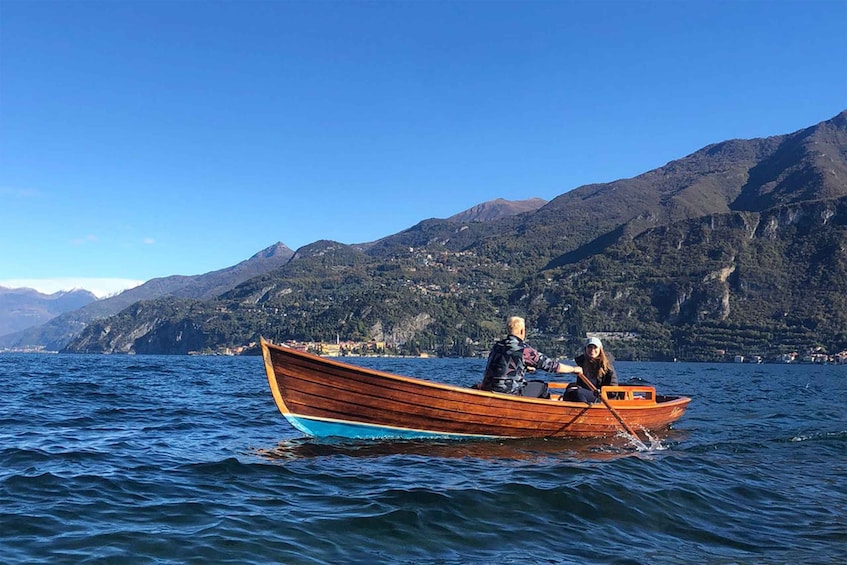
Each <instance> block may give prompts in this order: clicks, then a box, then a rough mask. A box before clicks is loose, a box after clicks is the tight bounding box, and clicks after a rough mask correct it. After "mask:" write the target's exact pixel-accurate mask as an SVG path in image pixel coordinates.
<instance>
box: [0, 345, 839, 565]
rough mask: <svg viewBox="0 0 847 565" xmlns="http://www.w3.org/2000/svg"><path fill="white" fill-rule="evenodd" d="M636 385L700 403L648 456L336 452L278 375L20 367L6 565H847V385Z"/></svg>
mask: <svg viewBox="0 0 847 565" xmlns="http://www.w3.org/2000/svg"><path fill="white" fill-rule="evenodd" d="M354 361H355V362H358V363H361V364H363V365H367V366H371V367H377V368H380V369H384V370H389V371H393V372H399V373H402V374H407V375H412V376H418V377H424V378H430V379H432V380H440V381H444V382H450V383H454V384H470V383H472V382H474V381H476V380H479V377H480V374H481V372H482V367H483V360H480V359H358V360H354ZM617 369H618V374H619V376H620V379H621V381H622V382H623V383H627V382H630V383H637V384H642V383H649V384H653V385H656V386H657V387H658V389H659V392H660V393H665V394H686V395H688V396H691V397H693V399H694V400H693V402H692V403H691V405H690V408H689V410H688V412H687V413H686V415H685V416H684V417H683V418H682V419H681V420H680V421H678V422H677V423H676V424H675V425H674V427H673V429H671V430H669V431H667V432H663V433H661V434H658V436H657V437H656V438H655V440H654V441H652V442H650V443H651V448H650V449H648V450H637V449H636V448H635V447H633V446H632V445H630V444H629V442H627V440H626V439H625V438H613V439H610V440H601V441H592V442H586V441H568V440H555V441H543V440H532V441H507V442H493V441H489V442H486V441H477V442H455V443H450V442H384V443H334V444H333V443H316V442H312V441H309V440H306V439H303V438H302V437H301V435H300V434H299V432H297V431H295V430H294V429H292V428H291V427H290V426H289V425H288V424H287V422H286V421H285V419H284V418H283V417H282V416H281V415H280V414H279V412H278V411H277V409H276V406H275V405H274V402H273V399H272V397H271V394H270V392H269V390H268V384H267V380H266V378H265V375H264V369H263V366H262V362H261V359H260V358H258V357H165V356H140V355H139V356H72V355H23V354H0V387H2V395H0V562H2V563H27V564H30V563H51V564H53V563H74V564H77V563H133V564H137V563H157V564H161V563H239V564H241V563H362V564H370V563H404V564H407V563H427V564H465V563H474V564H477V563H479V564H482V563H486V564H488V563H492V564H493V563H497V564H500V563H545V564H553V563H633V564H635V563H767V564H780V563H785V564H789V563H790V564H794V563H803V564H806V563H845V562H847V410H846V409H845V408H847V406H846V404H847V366H812V365H768V364H764V365H740V364H739V365H736V364H722V365H717V364H686V363H675V364H671V363H618V364H617Z"/></svg>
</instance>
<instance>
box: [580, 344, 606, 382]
mask: <svg viewBox="0 0 847 565" xmlns="http://www.w3.org/2000/svg"><path fill="white" fill-rule="evenodd" d="M598 349H599V350H600V355H598V356H597V359H596V360H593V359H591V358H590V357H589V356H588V353H585V352H584V354H585V364H586V365H587V366H588V367H590V368H591V372H592V373H593V372H594V371H595V370H596V371H597V373H596V374H595V375H589V376H591V377H592V378H594V379H596V380H597V382H598V383H602V382H603V379H604V378H605V377H606V374H607V373H608V372H609V369H610V368H611V367H612V358H611V356H610V355H606V348H605V347H600V348H598Z"/></svg>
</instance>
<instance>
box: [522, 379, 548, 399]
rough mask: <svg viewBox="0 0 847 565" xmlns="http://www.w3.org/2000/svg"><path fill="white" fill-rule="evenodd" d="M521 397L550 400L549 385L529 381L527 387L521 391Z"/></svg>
mask: <svg viewBox="0 0 847 565" xmlns="http://www.w3.org/2000/svg"><path fill="white" fill-rule="evenodd" d="M521 396H529V397H532V398H550V393H549V392H547V383H545V382H544V381H527V382H526V386H524V387H523V390H522V391H521Z"/></svg>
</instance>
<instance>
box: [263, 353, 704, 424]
mask: <svg viewBox="0 0 847 565" xmlns="http://www.w3.org/2000/svg"><path fill="white" fill-rule="evenodd" d="M262 356H263V358H264V362H265V371H266V373H267V376H268V382H269V384H270V388H271V392H272V393H273V397H274V400H275V401H276V404H277V407H279V411H280V412H281V413H282V415H283V416H285V418H286V419H287V420H288V422H289V423H290V424H291V425H292V426H294V427H295V428H296V429H298V430H300V431H301V432H303V433H304V434H307V435H310V436H314V437H318V438H325V437H341V438H356V439H387V438H396V439H419V438H444V439H482V438H492V439H493V438H535V437H537V438H547V437H550V438H553V437H557V438H588V437H604V436H614V435H616V434H618V433H620V431H621V429H622V428H621V422H620V421H619V420H618V419H617V418H616V417H615V415H614V414H613V412H612V410H614V411H615V412H616V413H617V414H618V415H619V416H620V418H621V419H622V420H623V421H625V422H626V423H627V424H628V425H629V426H630V427H631V428H632V429H633V430H636V431H641V430H660V429H664V428H667V426H668V425H670V424H671V423H672V422H674V421H676V420H678V419H679V418H680V417H681V416H682V415H683V413H684V412H685V409H686V407H687V405H688V403H689V402H690V401H691V399H690V398H688V397H685V396H660V395H656V391H655V389H654V388H653V387H649V386H616V387H609V386H607V387H603V390H602V394H603V395H604V400H605V401H606V402H607V403H608V405H606V404H604V403H596V404H592V405H588V404H586V403H584V402H567V401H561V400H559V398H560V394H555V393H553V394H551V398H550V399H542V398H529V397H523V396H514V395H509V394H500V393H495V392H487V391H481V390H476V389H473V388H464V387H460V386H453V385H447V384H440V383H435V382H430V381H427V380H423V379H418V378H413V377H406V376H401V375H395V374H392V373H387V372H382V371H376V370H372V369H367V368H364V367H357V366H354V365H350V364H347V363H341V362H338V361H335V360H332V359H327V358H324V357H319V356H317V355H312V354H309V353H305V352H302V351H298V350H296V349H293V348H289V347H284V346H280V345H274V344H272V343H270V342H268V341H265V340H264V339H262ZM566 384H567V383H559V384H556V383H552V384H551V388H553V387H558V388H563V387H564V386H565V385H566ZM610 407H611V408H610Z"/></svg>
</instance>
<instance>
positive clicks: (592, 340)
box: [585, 337, 603, 349]
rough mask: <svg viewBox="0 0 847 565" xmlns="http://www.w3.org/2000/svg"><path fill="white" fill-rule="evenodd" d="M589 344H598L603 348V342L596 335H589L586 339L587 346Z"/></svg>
mask: <svg viewBox="0 0 847 565" xmlns="http://www.w3.org/2000/svg"><path fill="white" fill-rule="evenodd" d="M589 345H596V346H597V347H598V348H600V349H603V343H602V342H601V341H600V340H599V339H598V338H596V337H589V338H588V339H586V340H585V347H588V346H589Z"/></svg>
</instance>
